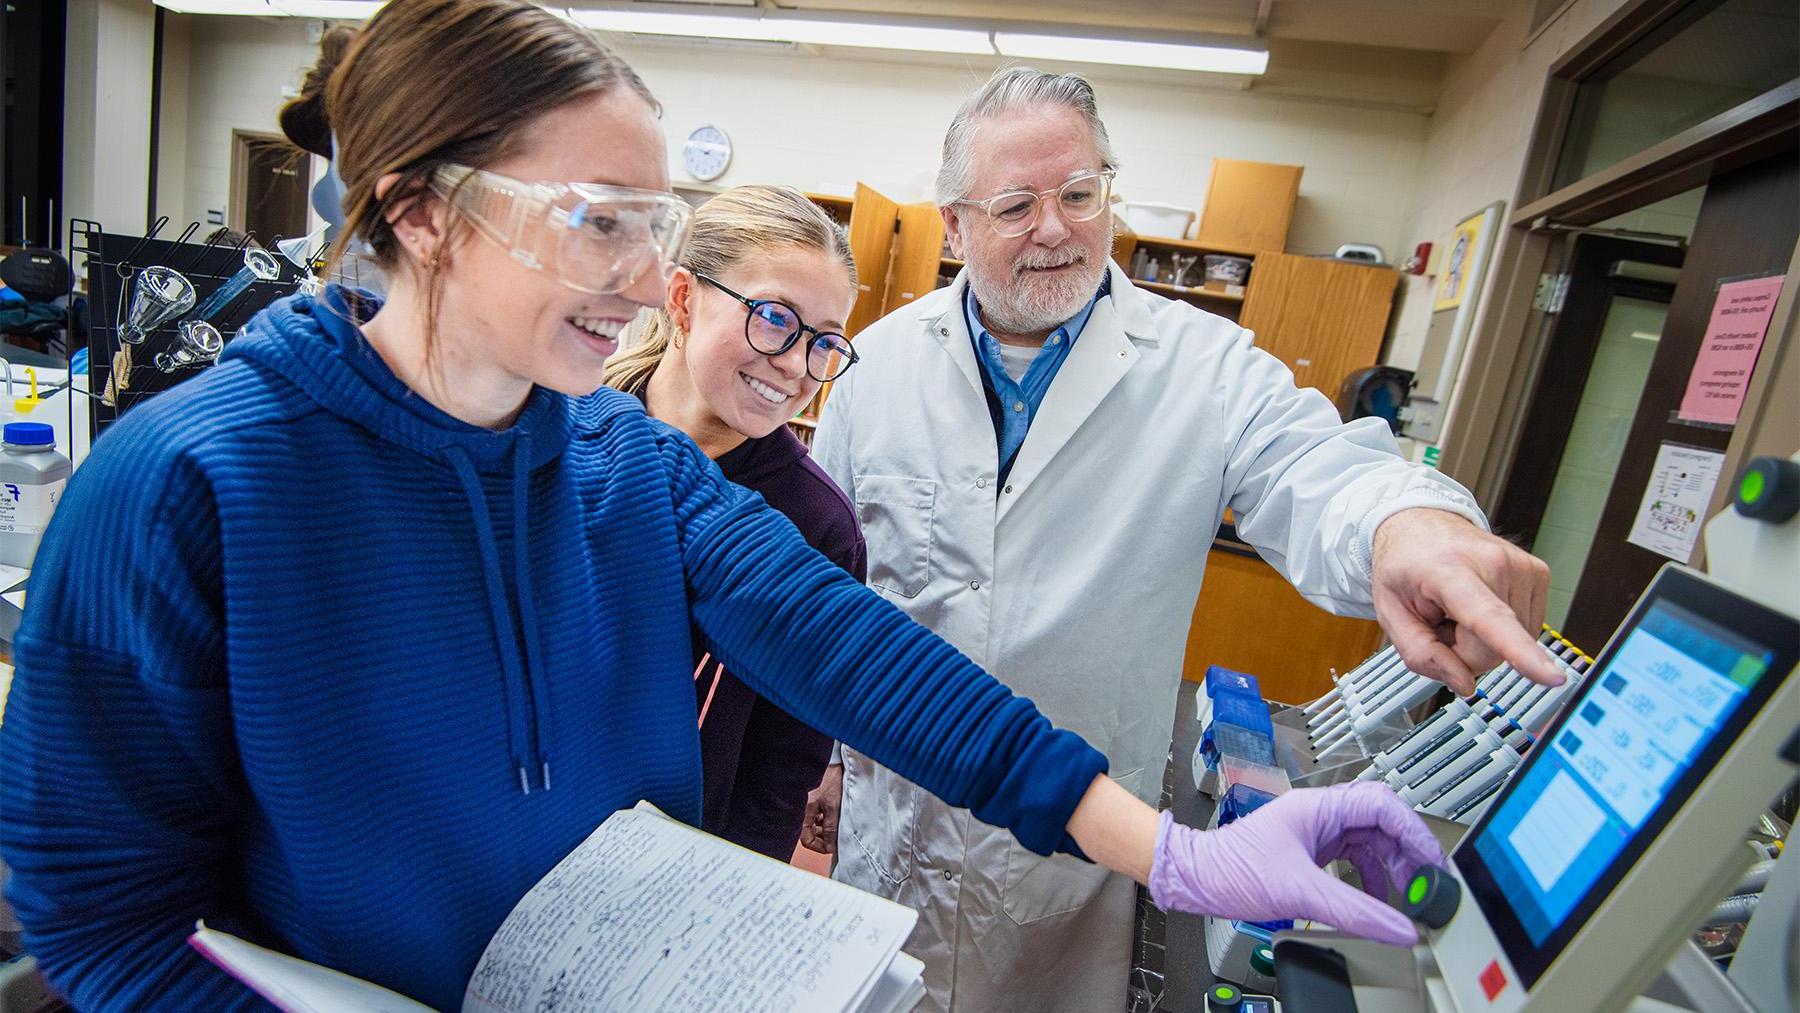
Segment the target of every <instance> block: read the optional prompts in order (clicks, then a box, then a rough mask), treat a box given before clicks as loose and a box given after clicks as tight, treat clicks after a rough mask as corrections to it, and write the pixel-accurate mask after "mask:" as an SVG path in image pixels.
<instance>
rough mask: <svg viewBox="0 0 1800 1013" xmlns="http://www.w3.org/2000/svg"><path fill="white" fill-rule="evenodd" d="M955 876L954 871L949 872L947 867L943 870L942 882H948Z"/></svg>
mask: <svg viewBox="0 0 1800 1013" xmlns="http://www.w3.org/2000/svg"><path fill="white" fill-rule="evenodd" d="M955 878H956V873H954V872H951V871H950V870H949V869H945V870H944V882H946V883H948V882H950V881H951V880H953V879H955Z"/></svg>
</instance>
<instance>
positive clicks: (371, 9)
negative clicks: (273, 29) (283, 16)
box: [275, 0, 384, 21]
mask: <svg viewBox="0 0 1800 1013" xmlns="http://www.w3.org/2000/svg"><path fill="white" fill-rule="evenodd" d="M383 2H384V0H275V6H277V7H279V8H281V9H282V10H283V11H285V12H287V13H288V14H289V15H291V16H293V17H296V18H325V19H327V20H331V21H365V20H367V19H369V18H372V17H374V16H375V12H376V11H378V10H380V9H381V5H382V3H383Z"/></svg>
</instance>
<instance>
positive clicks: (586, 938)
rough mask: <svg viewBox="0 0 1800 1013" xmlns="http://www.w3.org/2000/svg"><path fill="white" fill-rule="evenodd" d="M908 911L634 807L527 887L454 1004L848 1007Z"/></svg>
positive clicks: (545, 1008) (490, 1010)
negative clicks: (529, 889) (460, 996)
mask: <svg viewBox="0 0 1800 1013" xmlns="http://www.w3.org/2000/svg"><path fill="white" fill-rule="evenodd" d="M916 917H917V916H916V915H915V914H914V913H913V912H911V911H909V910H907V909H905V908H902V907H900V906H898V905H895V904H892V903H890V902H888V901H885V900H882V899H880V898H877V897H873V896H870V895H868V894H864V893H861V892H860V891H857V890H854V889H852V888H850V887H847V886H844V885H843V884H841V883H834V882H832V881H830V880H828V879H824V878H823V877H820V876H814V875H811V874H809V873H805V872H801V871H799V870H797V869H792V868H790V867H788V866H784V865H782V864H780V863H778V862H774V861H770V860H768V859H765V858H762V857H761V856H756V855H752V854H751V853H750V852H747V851H744V850H742V849H740V848H737V847H734V846H732V845H730V844H727V843H725V842H724V841H721V840H718V839H716V838H711V837H707V836H705V835H703V834H700V833H698V832H696V831H694V830H693V829H691V828H688V827H684V826H682V825H681V824H679V823H675V822H673V821H671V820H669V819H668V818H667V817H665V816H663V815H662V814H661V813H659V812H657V811H656V810H655V809H653V808H650V807H647V806H642V805H640V806H639V807H638V808H637V809H635V810H632V811H630V812H621V813H616V814H614V815H613V816H612V817H611V818H609V819H608V820H607V821H606V823H605V824H603V825H602V826H601V827H600V829H598V830H596V831H595V832H594V833H593V835H592V836H590V837H589V838H588V839H587V840H586V841H585V842H584V843H583V844H582V845H581V846H580V847H578V848H576V849H575V850H574V851H573V852H571V853H570V854H569V856H568V857H567V858H565V859H563V861H562V862H561V863H559V864H558V865H557V866H556V868H554V869H552V870H551V872H550V874H549V875H547V876H545V877H544V879H543V880H542V881H540V882H539V883H538V885H537V886H535V887H533V888H532V890H531V892H530V893H528V894H526V895H525V898H524V899H523V900H521V901H520V902H519V904H518V906H517V907H515V908H514V909H513V912H512V914H511V915H509V916H507V919H506V921H505V922H504V923H502V924H501V926H500V929H499V931H498V932H496V933H495V934H494V937H493V939H492V940H491V941H490V942H489V943H488V947H487V950H486V951H485V952H484V953H483V954H482V956H481V960H480V962H479V963H478V964H477V965H476V968H475V973H474V976H473V977H472V978H471V979H470V981H469V987H468V990H467V992H466V993H465V995H464V999H463V1009H464V1010H465V1011H468V1013H501V1011H514V1010H534V1011H538V1013H556V1011H559V1010H640V1009H705V1010H721V1011H723V1010H768V1009H825V1010H832V1009H856V1008H858V1007H859V1006H860V1005H862V1004H863V1002H865V1001H866V1000H867V999H868V998H869V997H870V996H871V994H872V993H873V992H874V991H875V990H876V986H877V985H878V983H879V982H880V980H881V976H882V972H884V971H886V970H887V969H888V968H889V965H890V964H891V963H893V961H894V958H895V957H896V956H897V955H898V954H899V950H900V944H901V943H902V942H904V941H905V939H906V936H907V933H909V932H910V931H911V930H912V925H913V921H914V919H915V918H916Z"/></svg>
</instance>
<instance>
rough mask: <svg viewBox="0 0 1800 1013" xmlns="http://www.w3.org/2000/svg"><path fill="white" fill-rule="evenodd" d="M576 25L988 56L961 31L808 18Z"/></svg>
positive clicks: (984, 37) (617, 16) (989, 49)
mask: <svg viewBox="0 0 1800 1013" xmlns="http://www.w3.org/2000/svg"><path fill="white" fill-rule="evenodd" d="M569 13H570V14H571V15H572V16H573V17H574V18H575V20H576V21H578V22H580V23H581V24H584V25H586V26H588V27H589V28H598V29H600V30H602V31H607V32H630V33H633V34H639V35H679V36H686V37H689V38H711V39H742V40H747V41H752V42H801V43H807V44H810V45H817V46H852V47H859V48H863V49H915V50H924V51H926V52H935V53H977V54H981V55H984V56H992V55H993V52H994V48H993V46H992V45H991V44H990V43H989V42H988V34H987V33H986V32H978V31H972V30H968V29H960V28H929V27H923V26H919V25H905V24H884V23H878V22H859V21H826V20H819V19H813V18H758V17H742V16H737V15H707V14H666V13H662V12H660V11H633V10H617V9H592V10H583V9H581V8H575V9H572V10H570V11H569Z"/></svg>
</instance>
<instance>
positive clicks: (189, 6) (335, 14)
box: [156, 0, 385, 21]
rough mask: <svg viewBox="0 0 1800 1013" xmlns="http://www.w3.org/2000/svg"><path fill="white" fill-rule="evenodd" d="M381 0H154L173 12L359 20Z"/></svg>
mask: <svg viewBox="0 0 1800 1013" xmlns="http://www.w3.org/2000/svg"><path fill="white" fill-rule="evenodd" d="M384 2H385V0H156V5H157V6H158V7H163V8H166V9H168V10H172V11H174V12H176V13H177V14H248V15H253V16H259V17H270V18H278V17H292V18H324V19H327V20H331V21H363V20H366V19H368V18H370V17H373V16H374V15H375V12H376V11H378V10H380V9H381V5H382V4H383V3H384Z"/></svg>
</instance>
